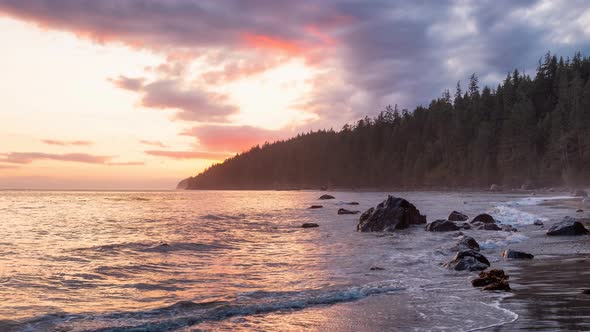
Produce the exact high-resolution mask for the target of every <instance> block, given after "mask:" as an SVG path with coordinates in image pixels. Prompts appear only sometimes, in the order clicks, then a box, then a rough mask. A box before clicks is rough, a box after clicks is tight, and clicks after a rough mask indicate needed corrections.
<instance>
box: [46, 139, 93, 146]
mask: <svg viewBox="0 0 590 332" xmlns="http://www.w3.org/2000/svg"><path fill="white" fill-rule="evenodd" d="M41 142H43V143H45V144H48V145H59V146H68V145H73V146H89V145H93V144H94V143H93V142H90V141H60V140H54V139H44V140H41Z"/></svg>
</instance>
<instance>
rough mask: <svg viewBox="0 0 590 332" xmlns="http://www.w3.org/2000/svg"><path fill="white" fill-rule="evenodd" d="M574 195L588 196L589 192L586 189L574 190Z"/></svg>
mask: <svg viewBox="0 0 590 332" xmlns="http://www.w3.org/2000/svg"><path fill="white" fill-rule="evenodd" d="M574 196H576V197H588V193H587V192H586V191H585V190H581V189H578V190H576V191H574Z"/></svg>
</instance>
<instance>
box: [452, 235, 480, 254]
mask: <svg viewBox="0 0 590 332" xmlns="http://www.w3.org/2000/svg"><path fill="white" fill-rule="evenodd" d="M453 249H454V250H475V251H479V243H477V241H475V239H474V238H472V237H471V236H463V237H461V238H460V239H459V241H457V243H456V244H455V246H454V247H453Z"/></svg>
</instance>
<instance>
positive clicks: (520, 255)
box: [500, 249, 535, 259]
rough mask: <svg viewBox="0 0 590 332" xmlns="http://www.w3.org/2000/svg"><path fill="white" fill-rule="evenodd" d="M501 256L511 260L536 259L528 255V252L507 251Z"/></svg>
mask: <svg viewBox="0 0 590 332" xmlns="http://www.w3.org/2000/svg"><path fill="white" fill-rule="evenodd" d="M500 256H502V257H504V258H510V259H533V257H535V256H534V255H531V254H527V253H526V252H522V251H516V250H512V249H506V250H504V251H502V253H501V254H500Z"/></svg>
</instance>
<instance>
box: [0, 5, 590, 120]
mask: <svg viewBox="0 0 590 332" xmlns="http://www.w3.org/2000/svg"><path fill="white" fill-rule="evenodd" d="M0 12H3V13H5V14H7V15H10V16H13V17H17V18H20V19H23V20H27V21H31V22H35V23H36V24H38V25H40V26H43V27H47V28H52V29H59V30H66V31H72V32H74V33H76V34H77V35H79V36H81V37H84V38H90V39H92V40H96V41H99V42H111V41H112V42H122V43H125V44H126V45H130V46H132V47H140V48H145V49H150V50H154V51H156V52H159V53H163V54H165V55H166V57H167V63H165V64H162V65H160V66H158V67H156V68H154V72H157V73H159V75H162V77H160V78H159V80H158V81H154V82H152V83H147V84H146V82H142V81H139V80H137V79H132V78H128V77H120V78H119V79H118V80H116V84H118V86H119V87H121V88H124V89H128V90H133V91H137V92H138V93H141V96H142V104H144V105H145V106H148V107H154V108H162V109H164V108H173V109H178V110H180V111H179V113H178V118H180V119H184V120H190V121H209V122H213V121H214V122H225V121H227V117H228V116H229V115H231V114H234V113H235V112H236V111H237V109H236V107H232V106H231V105H228V103H227V101H226V100H225V99H224V98H223V97H222V96H219V95H216V94H214V93H211V91H213V90H215V89H210V88H211V85H213V86H214V85H216V84H219V83H220V82H224V81H226V80H233V79H237V78H242V77H247V76H249V75H255V74H256V73H259V72H261V71H265V70H267V67H266V64H269V63H270V64H272V66H276V65H278V64H280V63H282V62H283V61H285V59H289V58H293V57H297V58H302V59H304V60H305V62H306V64H307V65H309V66H313V67H314V68H316V69H318V71H320V72H321V73H320V74H319V76H318V78H320V77H321V78H322V79H317V80H316V83H315V84H314V89H313V91H312V92H311V93H310V95H309V96H306V98H305V99H306V100H305V101H304V102H302V104H301V107H305V109H304V111H310V110H311V111H312V112H313V113H315V114H317V115H318V117H319V119H320V122H319V123H321V124H322V125H326V124H328V123H333V124H334V125H338V124H339V122H342V121H346V120H353V119H355V118H359V117H362V116H364V115H366V114H367V113H376V112H379V111H380V110H382V109H383V106H385V105H387V104H394V103H398V104H400V106H401V107H408V108H412V107H414V106H416V105H417V104H421V103H426V102H428V101H429V100H430V99H431V98H433V97H437V96H439V94H440V93H441V91H442V90H443V89H444V88H453V87H454V84H455V82H456V81H457V80H459V79H462V80H466V79H467V78H468V77H469V75H470V74H471V73H473V72H476V73H478V74H479V76H480V78H482V80H481V81H482V83H484V84H486V83H487V84H493V85H495V84H496V83H498V82H496V81H495V80H496V79H497V78H498V77H503V76H504V75H505V74H506V73H507V72H508V71H511V70H512V69H513V67H515V66H516V67H518V68H519V69H524V70H525V71H526V72H528V73H531V72H532V71H533V70H534V67H535V65H536V61H537V60H538V58H539V57H540V56H542V55H543V54H544V53H545V52H546V51H547V50H551V51H552V52H559V53H562V54H573V52H574V51H576V50H581V51H590V29H589V28H588V26H590V25H589V23H590V7H589V6H588V3H587V1H582V0H570V1H563V0H555V1H548V0H522V1H509V0H495V1H492V0H482V1H465V0H441V1H402V0H367V1H351V0H331V1H314V0H301V1H269V0H252V1H246V2H244V1H233V0H209V1H207V0H202V1H190V0H175V1H151V0H127V1H115V0H105V1H95V0H0ZM244 57H245V58H247V59H248V62H247V63H244V62H241V61H240V59H242V58H244ZM196 59H199V60H202V61H204V62H205V63H206V64H209V65H210V66H209V67H210V69H208V70H206V71H204V72H201V73H199V75H198V76H199V77H200V78H201V79H202V80H203V82H204V83H205V84H204V85H199V86H193V85H190V84H189V85H186V84H183V83H182V82H191V81H192V80H187V77H186V75H187V74H186V66H184V64H188V63H190V62H191V61H194V60H196ZM193 78H194V77H193Z"/></svg>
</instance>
